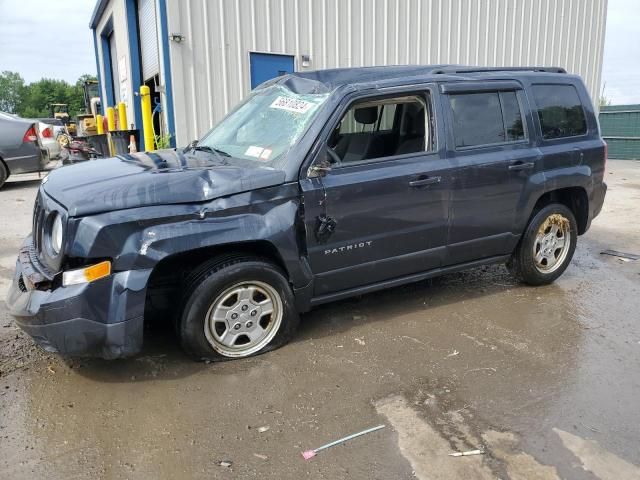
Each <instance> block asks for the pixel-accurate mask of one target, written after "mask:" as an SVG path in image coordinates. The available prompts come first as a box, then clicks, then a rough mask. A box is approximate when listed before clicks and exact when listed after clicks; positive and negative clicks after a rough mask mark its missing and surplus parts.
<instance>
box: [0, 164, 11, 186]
mask: <svg viewBox="0 0 640 480" xmlns="http://www.w3.org/2000/svg"><path fill="white" fill-rule="evenodd" d="M7 178H9V171H8V170H7V167H6V166H5V164H4V162H3V161H2V160H0V188H2V186H3V185H4V182H6V181H7Z"/></svg>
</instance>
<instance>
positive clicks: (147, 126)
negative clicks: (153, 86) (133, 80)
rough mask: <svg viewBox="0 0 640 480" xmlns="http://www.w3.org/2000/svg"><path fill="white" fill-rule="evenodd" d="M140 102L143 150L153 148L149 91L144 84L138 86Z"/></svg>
mask: <svg viewBox="0 0 640 480" xmlns="http://www.w3.org/2000/svg"><path fill="white" fill-rule="evenodd" d="M140 102H141V104H142V132H143V134H144V150H145V151H146V152H151V151H153V150H154V148H153V147H154V139H153V124H152V123H151V122H152V121H153V120H152V117H151V91H150V90H149V87H147V86H146V85H142V86H141V87H140Z"/></svg>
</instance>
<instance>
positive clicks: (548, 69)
mask: <svg viewBox="0 0 640 480" xmlns="http://www.w3.org/2000/svg"><path fill="white" fill-rule="evenodd" d="M481 72H547V73H567V71H566V70H565V69H564V68H562V67H464V66H451V67H444V68H437V69H435V70H431V73H432V74H434V75H438V74H446V73H481Z"/></svg>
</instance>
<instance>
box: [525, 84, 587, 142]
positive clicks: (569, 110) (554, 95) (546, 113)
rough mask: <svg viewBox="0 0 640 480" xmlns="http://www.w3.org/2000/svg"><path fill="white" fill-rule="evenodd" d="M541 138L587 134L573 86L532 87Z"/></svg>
mask: <svg viewBox="0 0 640 480" xmlns="http://www.w3.org/2000/svg"><path fill="white" fill-rule="evenodd" d="M533 97H534V98H535V100H536V105H537V106H538V118H539V119H540V127H541V128H542V138H544V139H547V140H549V139H554V138H564V137H575V136H578V135H584V134H585V133H587V121H586V119H585V116H584V109H583V108H582V102H580V97H578V92H577V90H576V88H575V87H574V86H573V85H533Z"/></svg>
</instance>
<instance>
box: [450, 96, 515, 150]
mask: <svg viewBox="0 0 640 480" xmlns="http://www.w3.org/2000/svg"><path fill="white" fill-rule="evenodd" d="M449 102H450V104H451V111H452V113H453V133H454V137H455V142H456V148H460V147H472V146H476V145H491V144H496V143H509V142H517V141H520V140H524V139H526V132H525V128H524V124H523V123H522V112H521V110H520V104H519V102H518V97H517V95H516V92H483V93H461V94H453V95H449Z"/></svg>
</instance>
